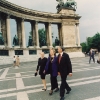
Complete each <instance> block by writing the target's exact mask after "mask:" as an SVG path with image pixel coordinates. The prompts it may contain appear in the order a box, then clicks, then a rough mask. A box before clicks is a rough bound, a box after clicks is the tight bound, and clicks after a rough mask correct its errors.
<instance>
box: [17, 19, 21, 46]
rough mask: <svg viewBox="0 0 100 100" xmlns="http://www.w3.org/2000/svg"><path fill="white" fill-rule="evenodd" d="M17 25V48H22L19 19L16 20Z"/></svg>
mask: <svg viewBox="0 0 100 100" xmlns="http://www.w3.org/2000/svg"><path fill="white" fill-rule="evenodd" d="M16 24H17V36H18V40H19V46H20V47H21V46H22V29H21V19H16Z"/></svg>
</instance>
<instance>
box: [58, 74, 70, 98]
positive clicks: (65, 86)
mask: <svg viewBox="0 0 100 100" xmlns="http://www.w3.org/2000/svg"><path fill="white" fill-rule="evenodd" d="M66 79H67V76H61V86H60V96H61V97H64V94H65V89H66V90H67V91H70V90H71V88H70V87H69V85H68V84H67V82H66Z"/></svg>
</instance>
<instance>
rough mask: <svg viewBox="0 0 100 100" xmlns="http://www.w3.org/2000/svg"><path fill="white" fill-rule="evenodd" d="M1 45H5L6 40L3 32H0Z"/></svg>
mask: <svg viewBox="0 0 100 100" xmlns="http://www.w3.org/2000/svg"><path fill="white" fill-rule="evenodd" d="M0 45H4V39H3V36H2V33H1V32H0Z"/></svg>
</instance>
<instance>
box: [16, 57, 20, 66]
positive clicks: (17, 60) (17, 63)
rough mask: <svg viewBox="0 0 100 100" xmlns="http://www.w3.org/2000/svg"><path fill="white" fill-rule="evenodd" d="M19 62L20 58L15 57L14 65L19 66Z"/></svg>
mask: <svg viewBox="0 0 100 100" xmlns="http://www.w3.org/2000/svg"><path fill="white" fill-rule="evenodd" d="M19 64H20V59H19V56H17V57H16V65H17V66H18V67H19Z"/></svg>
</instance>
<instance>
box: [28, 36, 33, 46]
mask: <svg viewBox="0 0 100 100" xmlns="http://www.w3.org/2000/svg"><path fill="white" fill-rule="evenodd" d="M32 42H33V40H32V36H29V40H28V46H32Z"/></svg>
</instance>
